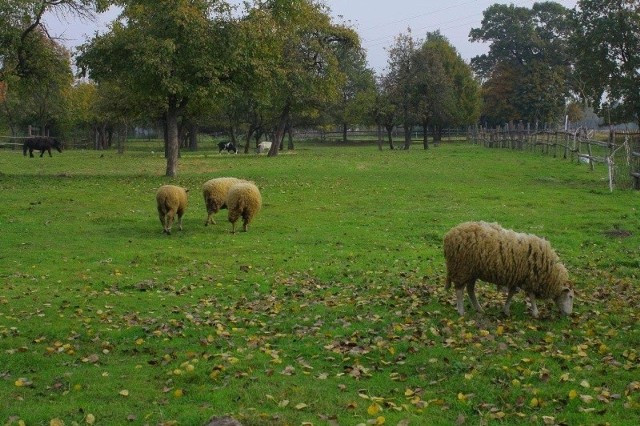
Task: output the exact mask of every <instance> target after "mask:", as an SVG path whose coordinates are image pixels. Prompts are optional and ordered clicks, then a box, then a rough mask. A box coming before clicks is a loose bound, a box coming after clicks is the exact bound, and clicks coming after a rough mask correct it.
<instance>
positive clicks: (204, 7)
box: [78, 0, 229, 176]
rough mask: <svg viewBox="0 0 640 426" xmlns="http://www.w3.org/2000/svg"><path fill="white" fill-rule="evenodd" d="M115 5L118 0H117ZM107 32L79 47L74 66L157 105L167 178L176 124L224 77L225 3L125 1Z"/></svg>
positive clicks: (174, 161) (174, 167)
mask: <svg viewBox="0 0 640 426" xmlns="http://www.w3.org/2000/svg"><path fill="white" fill-rule="evenodd" d="M119 3H120V2H119ZM121 3H122V4H121V5H122V6H123V11H122V14H121V15H120V18H119V20H117V21H115V22H114V23H113V24H112V26H111V30H110V31H109V32H108V33H106V34H104V35H98V36H95V37H94V38H93V39H92V40H91V41H90V42H89V43H88V44H85V45H83V46H82V47H81V49H80V50H81V54H80V56H79V58H78V65H79V66H80V67H81V68H82V69H83V70H84V71H85V72H87V73H88V75H89V76H90V77H91V78H92V79H94V80H95V81H97V82H98V83H99V84H100V83H101V82H109V81H113V80H116V81H118V82H119V83H120V84H122V86H123V87H127V88H128V90H130V91H132V92H133V93H134V94H135V95H136V97H137V98H139V99H145V100H146V101H147V102H149V103H157V104H158V105H161V108H162V111H163V113H164V116H165V119H166V128H167V137H166V157H167V168H166V175H167V176H176V175H177V172H178V154H179V146H180V145H179V138H178V122H179V119H180V117H181V116H182V115H183V114H184V113H185V110H186V107H187V105H188V104H189V102H190V101H191V100H192V99H194V98H197V97H200V96H207V95H208V94H210V93H212V92H213V93H215V92H216V91H218V90H219V89H220V86H222V84H223V83H222V80H224V79H225V78H226V75H225V72H226V71H227V68H228V66H229V63H228V58H229V54H228V52H227V51H226V50H225V49H224V46H225V45H226V43H225V38H226V29H227V26H226V25H225V22H226V20H225V17H226V16H227V15H226V12H227V11H228V5H227V4H226V2H224V1H218V0H128V1H123V2H121Z"/></svg>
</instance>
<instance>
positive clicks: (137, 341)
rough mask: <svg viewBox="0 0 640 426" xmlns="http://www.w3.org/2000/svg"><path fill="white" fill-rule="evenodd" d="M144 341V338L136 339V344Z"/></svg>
mask: <svg viewBox="0 0 640 426" xmlns="http://www.w3.org/2000/svg"><path fill="white" fill-rule="evenodd" d="M143 343H144V339H143V338H139V339H136V345H141V344H143Z"/></svg>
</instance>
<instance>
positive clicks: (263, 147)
mask: <svg viewBox="0 0 640 426" xmlns="http://www.w3.org/2000/svg"><path fill="white" fill-rule="evenodd" d="M270 149H271V142H267V141H265V142H260V143H259V144H258V149H257V150H256V152H257V153H258V154H261V153H263V152H269V150H270Z"/></svg>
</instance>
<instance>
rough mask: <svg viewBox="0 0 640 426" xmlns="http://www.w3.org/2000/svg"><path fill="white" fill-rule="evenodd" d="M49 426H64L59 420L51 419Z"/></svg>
mask: <svg viewBox="0 0 640 426" xmlns="http://www.w3.org/2000/svg"><path fill="white" fill-rule="evenodd" d="M49 426H64V422H63V421H62V420H60V419H51V421H49Z"/></svg>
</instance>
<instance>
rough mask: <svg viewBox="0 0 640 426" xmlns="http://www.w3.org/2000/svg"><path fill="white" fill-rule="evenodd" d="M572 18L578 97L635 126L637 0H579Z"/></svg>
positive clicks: (639, 36) (639, 79)
mask: <svg viewBox="0 0 640 426" xmlns="http://www.w3.org/2000/svg"><path fill="white" fill-rule="evenodd" d="M574 23H575V35H574V37H573V39H572V42H573V43H572V45H573V47H574V51H575V53H576V56H577V58H578V60H577V65H576V70H577V75H578V80H579V81H580V82H581V83H582V89H583V90H582V91H581V95H582V97H583V98H584V99H585V100H588V101H591V102H592V103H593V106H594V107H595V108H596V109H598V108H599V109H600V110H601V111H602V110H603V108H604V107H606V108H612V109H613V110H614V115H617V116H618V117H620V120H623V121H624V120H628V121H635V122H636V123H638V125H640V113H639V112H638V111H640V74H639V72H638V70H640V56H639V55H638V52H639V51H640V3H639V2H638V1H629V0H626V1H620V0H580V1H579V2H578V6H577V9H576V12H575V15H574Z"/></svg>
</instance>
